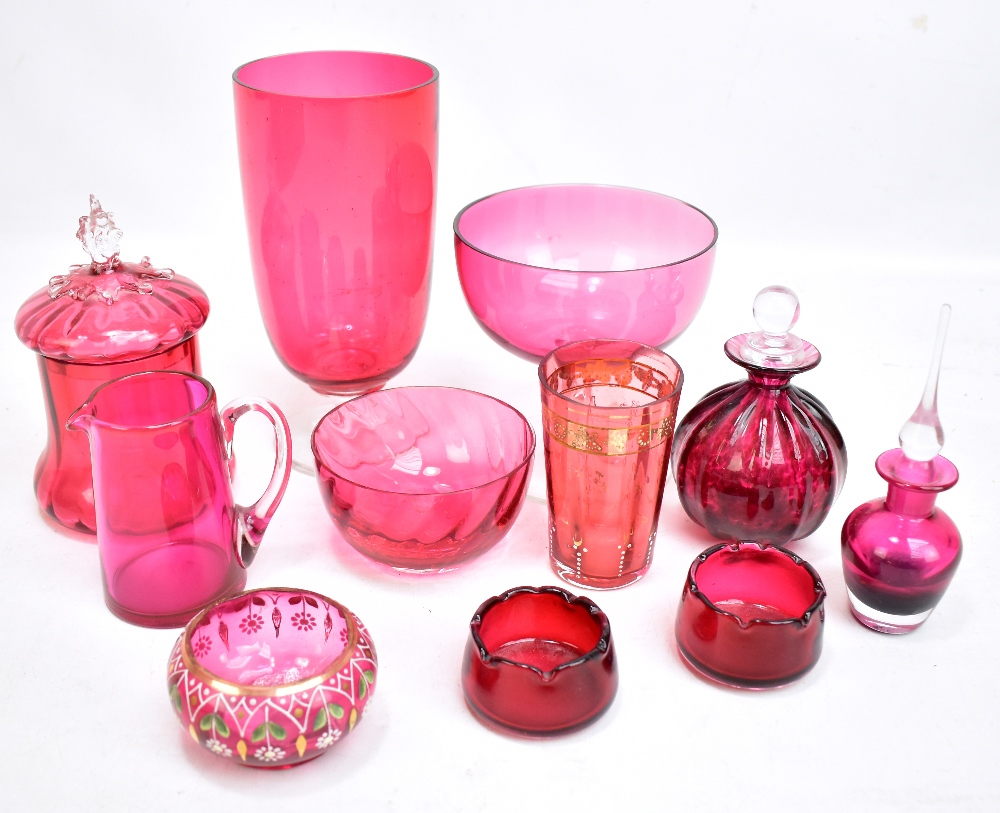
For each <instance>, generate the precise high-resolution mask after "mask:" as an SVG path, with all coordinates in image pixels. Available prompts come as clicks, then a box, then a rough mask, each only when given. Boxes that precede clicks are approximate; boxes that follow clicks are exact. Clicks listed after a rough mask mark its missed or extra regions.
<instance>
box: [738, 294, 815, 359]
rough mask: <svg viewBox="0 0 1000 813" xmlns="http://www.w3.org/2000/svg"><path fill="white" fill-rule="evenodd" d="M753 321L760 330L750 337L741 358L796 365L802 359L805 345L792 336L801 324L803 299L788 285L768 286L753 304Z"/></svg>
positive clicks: (742, 350) (742, 349)
mask: <svg viewBox="0 0 1000 813" xmlns="http://www.w3.org/2000/svg"><path fill="white" fill-rule="evenodd" d="M753 318H754V321H755V322H756V323H757V327H759V328H760V330H758V331H757V332H756V333H753V334H751V335H750V337H749V338H748V339H747V341H746V343H745V344H744V345H743V347H742V348H741V349H740V355H741V356H742V357H743V358H744V359H746V360H747V361H751V362H753V363H755V364H766V363H768V362H770V363H772V364H773V363H775V362H780V363H782V364H793V363H795V362H796V361H797V360H799V359H800V356H801V355H802V350H803V342H802V339H800V338H799V337H798V336H796V335H795V334H794V333H789V332H788V331H790V330H791V329H792V328H793V327H794V326H795V323H796V322H797V321H798V320H799V298H798V297H797V296H796V295H795V292H794V291H793V290H792V289H791V288H786V287H785V286H784V285H768V286H767V287H766V288H764V289H762V290H761V291H760V293H758V294H757V296H756V297H755V298H754V301H753Z"/></svg>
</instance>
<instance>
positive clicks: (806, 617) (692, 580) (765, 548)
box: [678, 540, 826, 629]
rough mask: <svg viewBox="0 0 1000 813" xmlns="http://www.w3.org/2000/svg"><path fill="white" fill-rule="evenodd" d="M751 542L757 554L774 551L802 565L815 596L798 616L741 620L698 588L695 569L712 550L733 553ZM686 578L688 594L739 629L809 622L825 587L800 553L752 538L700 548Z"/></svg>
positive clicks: (696, 569)
mask: <svg viewBox="0 0 1000 813" xmlns="http://www.w3.org/2000/svg"><path fill="white" fill-rule="evenodd" d="M751 545H752V546H754V547H755V548H757V552H758V553H765V552H770V551H774V552H776V553H778V554H781V555H783V556H785V557H786V558H788V559H790V560H791V561H792V564H793V565H795V566H797V567H801V568H803V569H804V570H805V571H806V572H807V573H808V574H809V576H810V578H811V579H812V581H813V589H814V590H815V592H816V598H814V599H813V601H812V603H811V604H810V605H809V606H808V607H807V608H806V609H805V611H803V612H802V614H801V615H799V616H796V617H791V618H777V619H771V618H751V619H750V620H749V621H744V620H743V619H742V618H740V617H739V616H738V615H736V614H735V613H731V612H729V611H728V610H724V609H722V608H721V607H719V606H718V605H716V604H714V603H713V602H712V601H710V600H709V598H708V596H706V595H705V594H704V593H703V592H702V591H701V589H700V588H699V587H698V581H697V574H698V568H699V567H700V566H701V565H702V564H704V563H705V562H706V561H707V560H708V559H709V558H710V557H711V556H714V555H715V554H716V553H718V552H719V551H721V550H723V549H724V548H728V549H729V550H731V551H733V552H739V551H740V550H742V549H743V548H744V547H747V548H749V546H751ZM687 578H688V580H687V585H686V589H687V591H689V592H690V593H691V595H693V596H695V597H697V598H698V599H700V600H701V601H702V602H703V603H704V604H705V606H706V607H708V608H709V609H710V610H711V611H712V612H714V613H718V614H719V615H727V616H729V617H730V618H732V619H733V620H734V621H736V623H738V624H739V625H740V627H742V628H743V629H749V628H750V626H751V625H754V624H757V625H762V626H767V627H772V626H780V625H787V624H799V625H800V626H803V627H804V626H806V625H808V624H809V622H810V621H811V620H812V618H813V616H814V615H815V613H816V612H817V611H818V610H821V609H822V607H823V602H824V601H825V599H826V587H825V586H824V584H823V580H822V579H821V578H820V575H819V573H817V572H816V569H815V568H814V567H813V566H812V565H811V564H809V563H808V562H807V561H806V560H805V559H803V558H802V557H801V556H797V555H796V554H794V553H792V552H791V551H790V550H788V549H787V548H783V547H781V546H780V545H768V544H765V543H761V542H755V541H752V540H744V541H741V542H722V543H720V544H718V545H713V546H712V547H710V548H707V549H706V550H704V551H702V552H701V553H700V554H698V556H696V557H695V559H694V561H693V562H692V563H691V567H690V568H689V569H688V577H687ZM821 617H822V616H821ZM678 618H680V615H678Z"/></svg>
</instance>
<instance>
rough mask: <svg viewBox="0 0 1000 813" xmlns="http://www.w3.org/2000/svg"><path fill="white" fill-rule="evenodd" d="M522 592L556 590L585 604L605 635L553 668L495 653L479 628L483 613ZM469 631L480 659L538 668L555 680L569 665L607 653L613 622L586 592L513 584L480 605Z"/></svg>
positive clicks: (541, 674) (572, 602)
mask: <svg viewBox="0 0 1000 813" xmlns="http://www.w3.org/2000/svg"><path fill="white" fill-rule="evenodd" d="M522 594H531V595H542V594H552V595H556V596H559V597H560V598H562V599H563V600H564V601H565V602H566V604H568V605H577V606H579V607H583V608H585V609H586V610H587V611H588V612H589V613H590V615H591V616H593V617H594V618H595V619H596V620H597V621H598V622H599V623H600V625H601V635H600V637H599V638H598V639H597V643H595V644H594V646H593V647H592V648H591V649H590V650H588V651H587V652H585V653H583V654H582V655H580V657H578V658H574V659H573V660H571V661H567V662H566V663H561V664H559V665H558V666H555V667H553V668H552V669H550V670H549V671H545V670H544V669H540V668H539V667H537V666H532V665H531V664H529V663H524V662H523V661H515V660H511V659H510V658H505V657H503V656H502V655H494V654H493V653H492V652H490V651H489V650H488V649H487V648H486V645H485V644H484V643H483V639H482V637H481V636H480V635H479V630H480V628H481V627H482V624H483V616H484V615H485V614H486V613H487V612H489V611H490V610H491V609H493V607H495V606H496V605H497V604H502V603H504V602H505V601H507V600H508V599H511V598H513V597H514V596H517V595H522ZM469 635H470V636H471V638H472V642H473V644H474V645H475V649H476V654H477V655H478V657H479V660H480V661H482V662H483V663H484V664H491V663H497V664H507V665H508V666H514V667H517V668H519V669H527V670H529V671H531V672H535V673H536V674H537V675H538V676H539V677H541V679H542V680H543V681H549V680H551V679H552V678H553V677H555V675H556V674H558V673H559V672H562V671H564V670H566V669H572V668H574V667H576V666H583V665H584V664H586V663H588V662H590V661H594V660H597V659H599V658H602V657H604V656H605V655H606V654H607V652H608V650H609V649H611V622H610V621H609V620H608V617H607V615H605V614H604V611H603V610H601V608H600V607H598V606H597V605H596V604H595V603H594V602H593V601H591V600H590V599H589V598H587V597H586V596H575V595H573V594H572V593H570V592H568V591H567V590H563V589H562V588H561V587H554V586H551V585H549V586H544V587H528V586H523V587H513V588H511V589H510V590H505V591H504V592H502V593H500V595H498V596H492V597H491V598H488V599H486V601H484V602H483V603H482V604H480V605H479V608H478V609H477V610H476V612H475V614H474V615H473V616H472V620H471V621H470V622H469Z"/></svg>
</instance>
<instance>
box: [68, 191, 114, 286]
mask: <svg viewBox="0 0 1000 813" xmlns="http://www.w3.org/2000/svg"><path fill="white" fill-rule="evenodd" d="M113 217H114V215H113V213H112V212H105V211H104V209H102V208H101V202H100V201H99V200H98V199H97V198H96V197H94V196H93V195H91V196H90V213H89V214H86V215H84V216H83V217H81V218H80V228H79V229H77V231H76V237H77V239H78V240H79V241H80V242H81V243H83V248H84V251H86V252H87V253H88V254H89V255H90V259H91V262H92V264H93V265H95V266H99V267H100V268H102V269H110V268H112V267H113V266H114V265H115V263H116V262H117V261H118V241H119V240H121V237H122V230H121V229H119V228H117V227H116V226H115V221H114V220H113Z"/></svg>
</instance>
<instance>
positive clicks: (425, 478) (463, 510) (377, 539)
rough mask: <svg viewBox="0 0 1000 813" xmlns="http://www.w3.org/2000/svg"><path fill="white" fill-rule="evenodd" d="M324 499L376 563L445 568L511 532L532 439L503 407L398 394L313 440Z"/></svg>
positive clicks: (375, 396) (327, 424) (344, 412)
mask: <svg viewBox="0 0 1000 813" xmlns="http://www.w3.org/2000/svg"><path fill="white" fill-rule="evenodd" d="M312 449H313V455H314V456H315V459H316V471H317V474H318V479H319V487H320V491H321V493H322V495H323V501H324V503H325V504H326V507H327V510H328V511H329V512H330V516H331V517H332V518H333V520H334V522H335V523H336V524H337V526H338V528H339V529H340V532H341V534H342V535H343V537H344V539H346V540H347V541H348V542H349V543H350V544H351V545H352V546H354V547H355V548H356V549H357V550H359V551H360V552H361V553H363V554H364V555H365V556H367V557H369V558H370V559H374V560H375V561H377V562H382V563H384V564H387V565H391V566H392V567H395V568H398V569H401V570H409V571H416V572H427V571H441V570H448V569H450V568H453V567H455V566H456V565H459V564H461V563H463V562H466V561H468V560H469V559H472V558H473V557H475V556H478V555H479V554H481V553H483V552H485V551H486V550H488V549H489V548H491V547H492V546H493V545H495V544H496V543H497V542H499V541H500V540H501V539H502V538H503V537H504V536H505V535H506V534H507V531H509V530H510V527H511V525H512V524H513V522H514V520H515V519H516V518H517V515H518V513H519V512H520V510H521V505H522V504H523V502H524V496H525V490H526V485H527V482H528V477H529V475H530V472H531V461H532V458H533V455H534V451H535V435H534V432H532V430H531V426H530V425H529V424H528V422H527V421H526V420H525V418H524V416H523V415H522V414H521V413H520V412H518V411H517V410H516V409H514V408H513V407H511V406H508V405H507V404H505V403H504V402H503V401H498V400H497V399H495V398H491V397H490V396H488V395H481V394H480V393H478V392H471V391H469V390H461V389H451V388H448V387H399V388H395V389H389V390H384V391H382V392H374V393H370V394H368V395H363V396H360V397H358V398H354V399H352V400H350V401H347V402H346V403H344V404H341V405H340V406H338V407H337V408H336V409H334V410H332V411H330V412H329V413H327V415H326V416H325V417H324V418H323V420H321V421H320V422H319V425H318V426H317V427H316V430H315V431H314V432H313V437H312Z"/></svg>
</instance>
